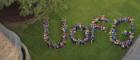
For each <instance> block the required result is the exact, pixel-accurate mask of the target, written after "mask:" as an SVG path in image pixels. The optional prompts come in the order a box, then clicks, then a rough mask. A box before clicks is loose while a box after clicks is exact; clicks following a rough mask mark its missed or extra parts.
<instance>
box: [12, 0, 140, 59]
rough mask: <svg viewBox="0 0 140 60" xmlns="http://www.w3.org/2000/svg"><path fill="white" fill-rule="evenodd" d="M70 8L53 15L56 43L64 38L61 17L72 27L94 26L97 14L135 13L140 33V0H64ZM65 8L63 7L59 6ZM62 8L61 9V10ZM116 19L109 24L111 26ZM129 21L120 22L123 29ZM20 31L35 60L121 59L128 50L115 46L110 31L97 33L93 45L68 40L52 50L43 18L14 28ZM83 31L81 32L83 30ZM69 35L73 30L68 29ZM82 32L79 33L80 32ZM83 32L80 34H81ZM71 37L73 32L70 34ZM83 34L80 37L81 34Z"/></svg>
mask: <svg viewBox="0 0 140 60" xmlns="http://www.w3.org/2000/svg"><path fill="white" fill-rule="evenodd" d="M64 1H65V4H67V5H66V6H67V10H66V11H64V12H63V13H61V12H58V13H57V14H56V15H55V14H54V15H53V13H51V14H50V16H51V17H50V18H49V19H50V20H49V24H50V26H49V28H50V29H49V30H50V33H51V34H50V36H51V39H52V40H53V42H58V40H59V39H60V35H61V34H60V33H59V32H60V28H59V27H60V26H59V24H60V18H61V17H65V18H66V19H67V23H68V28H70V27H72V26H73V25H74V24H76V23H82V24H86V25H90V23H91V20H92V18H93V17H94V16H97V15H102V14H104V15H105V16H107V17H108V18H110V19H114V18H116V17H125V16H132V17H134V18H135V23H136V34H135V35H136V36H138V34H139V33H140V28H139V26H140V20H139V19H140V17H139V16H140V14H139V12H140V8H139V6H140V4H139V3H140V0H64ZM59 8H61V7H59ZM58 10H59V9H58ZM111 24H112V22H110V23H108V24H107V27H110V26H111ZM127 26H128V25H127V24H122V25H120V28H118V30H119V31H121V30H122V31H123V29H124V28H127ZM13 30H14V31H16V32H17V33H18V34H20V36H21V39H22V41H23V42H24V43H25V44H26V45H27V47H28V49H29V52H30V54H31V57H32V60H120V59H121V58H122V57H123V56H124V54H125V53H126V52H127V49H122V48H121V47H118V46H115V45H113V44H112V43H111V42H110V41H109V34H108V33H106V32H103V31H97V32H96V33H95V35H96V40H95V41H94V42H93V44H92V45H91V44H90V43H89V44H86V45H83V46H77V45H73V44H72V43H71V41H70V40H69V38H68V40H67V45H66V48H62V49H50V48H48V47H47V44H46V43H45V42H44V41H43V27H42V21H41V20H38V21H37V22H36V23H34V24H31V25H29V26H28V27H27V28H25V29H20V28H15V29H13ZM79 32H80V31H79ZM68 34H69V32H68ZM77 34H78V33H77ZM79 34H80V33H79ZM68 36H69V35H68ZM78 37H79V36H78Z"/></svg>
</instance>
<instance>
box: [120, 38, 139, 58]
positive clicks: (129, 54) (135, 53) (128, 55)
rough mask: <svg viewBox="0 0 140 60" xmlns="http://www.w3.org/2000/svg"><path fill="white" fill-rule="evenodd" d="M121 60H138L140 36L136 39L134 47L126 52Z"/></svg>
mask: <svg viewBox="0 0 140 60" xmlns="http://www.w3.org/2000/svg"><path fill="white" fill-rule="evenodd" d="M122 60H140V36H139V37H138V38H137V40H136V41H135V43H134V45H133V46H132V47H131V48H130V49H129V50H128V52H127V53H126V55H125V56H124V57H123V58H122Z"/></svg>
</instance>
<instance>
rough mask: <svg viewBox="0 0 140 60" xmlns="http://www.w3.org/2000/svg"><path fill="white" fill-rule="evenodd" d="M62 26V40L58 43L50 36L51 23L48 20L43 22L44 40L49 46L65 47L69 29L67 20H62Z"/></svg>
mask: <svg viewBox="0 0 140 60" xmlns="http://www.w3.org/2000/svg"><path fill="white" fill-rule="evenodd" d="M61 26H62V28H61V30H62V33H63V35H62V37H61V40H60V42H59V43H58V44H57V43H53V42H52V41H51V39H50V37H49V29H48V27H49V24H48V21H45V22H44V23H43V27H44V40H45V42H46V43H47V45H48V47H49V48H64V47H65V45H66V40H67V36H66V31H67V23H66V20H63V21H62V24H61Z"/></svg>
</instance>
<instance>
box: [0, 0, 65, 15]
mask: <svg viewBox="0 0 140 60" xmlns="http://www.w3.org/2000/svg"><path fill="white" fill-rule="evenodd" d="M63 1H64V0H0V3H1V4H0V9H3V8H4V7H8V6H10V5H11V4H13V3H15V2H16V3H18V4H19V5H20V7H18V8H19V9H20V15H22V16H27V15H30V14H34V15H35V16H38V15H40V14H42V13H44V12H46V11H49V10H51V13H52V12H58V11H59V10H58V9H60V7H58V6H62V4H63ZM61 8H63V7H61ZM61 10H63V9H61Z"/></svg>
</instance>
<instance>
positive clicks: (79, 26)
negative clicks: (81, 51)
mask: <svg viewBox="0 0 140 60" xmlns="http://www.w3.org/2000/svg"><path fill="white" fill-rule="evenodd" d="M78 29H81V30H82V31H84V35H85V36H84V38H83V39H79V38H78V39H76V38H75V37H74V36H75V33H76V32H77V30H78ZM70 39H71V41H72V43H73V44H78V45H84V44H85V43H87V42H88V41H91V42H92V40H94V35H93V34H92V32H91V31H90V30H89V29H88V27H87V26H85V25H82V24H75V25H74V26H73V27H72V28H71V30H70Z"/></svg>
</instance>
